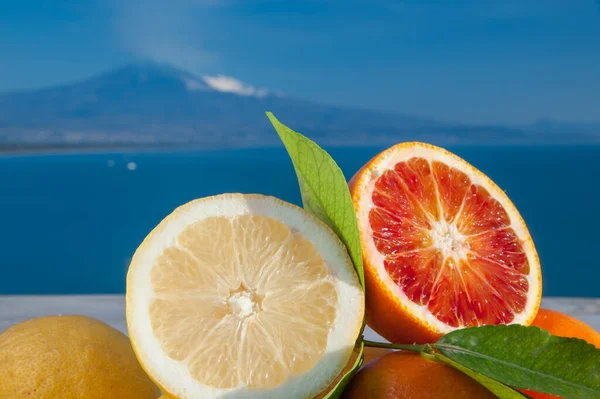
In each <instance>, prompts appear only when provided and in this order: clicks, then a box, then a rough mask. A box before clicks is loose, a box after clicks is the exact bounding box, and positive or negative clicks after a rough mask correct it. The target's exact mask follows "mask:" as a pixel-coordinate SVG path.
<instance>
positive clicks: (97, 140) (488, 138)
mask: <svg viewBox="0 0 600 399" xmlns="http://www.w3.org/2000/svg"><path fill="white" fill-rule="evenodd" d="M209 83H210V82H208V81H207V80H206V78H205V77H200V76H196V75H193V74H190V73H188V72H185V71H182V70H179V69H176V68H173V67H169V66H164V65H156V64H138V65H131V66H127V67H124V68H121V69H118V70H115V71H112V72H109V73H106V74H102V75H99V76H95V77H92V78H90V79H88V80H86V81H83V82H77V83H74V84H69V85H63V86H58V87H51V88H46V89H41V90H34V91H22V92H12V93H4V94H0V149H11V148H30V149H33V148H36V147H44V148H47V147H97V146H101V147H113V146H146V147H154V146H186V147H188V146H196V147H203V148H218V147H259V146H271V145H275V144H278V138H277V136H276V135H275V134H274V132H273V130H272V128H271V127H270V125H269V122H268V120H267V118H266V117H265V111H273V113H275V115H277V117H278V118H279V119H280V120H281V121H283V122H284V123H286V124H288V125H289V126H291V127H293V128H294V129H295V130H298V131H300V132H302V133H304V134H306V135H308V136H310V137H311V138H313V139H315V140H318V142H319V143H320V144H324V145H365V144H371V145H373V144H382V145H384V144H390V143H395V142H400V141H407V140H421V141H428V142H431V143H436V144H439V145H447V144H495V143H502V144H511V143H512V144H527V143H559V142H590V141H593V142H600V126H594V125H585V126H579V127H573V125H569V127H568V129H567V128H565V126H561V125H559V124H553V123H552V122H541V123H539V124H533V125H530V126H523V127H503V126H495V125H486V126H474V125H460V124H452V123H443V122H438V121H435V120H433V119H428V118H421V117H415V116H410V115H404V114H400V113H392V112H378V111H370V110H364V109H352V108H345V107H337V106H330V105H322V104H317V103H313V102H309V101H303V100H299V99H295V98H288V97H283V96H279V95H273V94H269V93H268V92H267V91H264V90H257V91H251V90H249V91H248V92H247V93H244V94H245V95H241V94H236V93H232V92H224V91H222V90H223V89H222V88H221V90H217V89H215V88H214V86H215V85H214V84H212V85H211V84H209ZM563 128H564V132H565V133H566V134H558V133H560V132H562V131H563Z"/></svg>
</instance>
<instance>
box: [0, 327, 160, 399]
mask: <svg viewBox="0 0 600 399" xmlns="http://www.w3.org/2000/svg"><path fill="white" fill-rule="evenodd" d="M159 396H160V392H159V390H158V388H157V387H156V386H155V385H154V384H153V383H152V381H151V380H150V378H148V376H147V375H146V373H144V370H142V367H141V366H140V364H139V363H138V360H137V359H136V357H135V354H134V353H133V349H132V348H131V344H130V343H129V339H128V338H127V336H126V335H125V334H123V333H122V332H120V331H118V330H116V329H114V328H112V327H111V326H109V325H108V324H105V323H103V322H101V321H99V320H96V319H92V318H90V317H86V316H79V315H70V316H45V317H39V318H35V319H30V320H27V321H24V322H21V323H19V324H15V325H14V326H12V327H10V328H8V329H7V330H5V331H4V332H2V333H1V334H0V398H11V399H20V398H29V399H31V398H39V399H46V398H60V399H79V398H85V399H109V398H118V399H156V398H158V397H159Z"/></svg>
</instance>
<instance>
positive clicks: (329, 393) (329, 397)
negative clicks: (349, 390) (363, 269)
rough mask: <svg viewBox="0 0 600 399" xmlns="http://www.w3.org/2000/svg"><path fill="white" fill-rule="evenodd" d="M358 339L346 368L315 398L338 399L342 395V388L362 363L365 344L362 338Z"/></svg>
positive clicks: (344, 387)
mask: <svg viewBox="0 0 600 399" xmlns="http://www.w3.org/2000/svg"><path fill="white" fill-rule="evenodd" d="M359 341H360V342H359V343H358V344H357V345H356V348H355V349H354V356H352V357H350V361H349V362H348V365H347V366H346V368H345V369H344V370H342V372H341V373H340V375H339V376H338V378H337V379H336V380H335V381H334V382H333V383H332V384H331V385H330V386H329V388H328V389H326V390H325V391H324V393H322V394H321V395H319V396H317V397H316V398H315V399H339V398H340V397H341V396H342V393H343V392H344V389H346V386H347V385H348V383H349V382H350V380H351V379H352V377H353V376H354V374H356V372H357V371H358V369H359V368H360V366H362V364H363V360H364V353H363V351H364V349H365V346H364V344H363V342H362V339H361V340H359ZM352 360H354V361H352Z"/></svg>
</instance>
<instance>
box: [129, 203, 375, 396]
mask: <svg viewBox="0 0 600 399" xmlns="http://www.w3.org/2000/svg"><path fill="white" fill-rule="evenodd" d="M126 300H127V326H128V329H129V335H130V338H131V341H132V344H133V347H134V350H135V352H136V355H137V356H138V358H139V360H140V363H141V364H142V366H143V367H144V369H145V370H146V372H147V373H148V374H149V376H150V377H151V378H152V379H153V380H154V381H155V382H156V383H157V384H158V385H159V386H160V387H161V388H162V389H163V391H164V392H165V393H167V394H168V396H170V397H177V398H221V397H223V398H224V397H226V398H282V397H294V398H313V397H315V396H316V395H317V394H319V392H321V391H322V390H323V389H325V388H326V387H327V386H328V385H329V383H330V382H331V381H332V380H334V379H335V377H336V376H337V375H338V374H339V372H340V371H341V370H342V369H343V368H344V366H345V365H346V363H347V362H348V359H349V358H350V356H351V354H352V352H353V349H354V346H355V343H356V340H357V338H358V335H359V334H360V330H361V327H362V320H363V317H364V293H363V291H362V289H361V286H360V283H359V280H358V277H357V274H356V272H355V270H354V267H353V265H352V262H351V260H350V257H349V256H348V253H347V251H346V248H345V247H344V245H343V244H342V243H341V241H340V240H339V238H338V237H337V236H336V235H335V233H334V232H333V231H332V230H331V229H329V227H327V226H326V225H325V224H323V223H322V222H320V221H319V220H317V219H316V218H314V217H313V216H311V215H310V214H308V213H307V212H305V211H303V210H302V209H300V208H298V207H296V206H294V205H291V204H287V203H285V202H283V201H280V200H278V199H275V198H272V197H265V196H260V195H242V194H224V195H220V196H216V197H209V198H205V199H201V200H196V201H192V202H190V203H188V204H186V205H184V206H182V207H180V208H178V209H177V210H175V211H174V212H173V213H172V214H171V215H169V216H168V217H167V218H165V220H163V221H162V222H161V223H160V224H159V225H158V226H157V227H156V228H155V229H154V230H153V231H152V232H151V233H150V234H149V235H148V237H146V239H145V240H144V242H143V243H142V244H141V246H140V247H139V248H138V249H137V251H136V253H135V255H134V257H133V260H132V262H131V265H130V268H129V272H128V276H127V295H126Z"/></svg>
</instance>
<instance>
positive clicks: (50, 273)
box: [0, 146, 600, 297]
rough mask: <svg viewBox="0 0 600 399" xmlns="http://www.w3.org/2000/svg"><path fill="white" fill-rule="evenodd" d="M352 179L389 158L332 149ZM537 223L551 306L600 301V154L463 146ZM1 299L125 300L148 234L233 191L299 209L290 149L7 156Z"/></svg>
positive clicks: (2, 173) (1, 164)
mask: <svg viewBox="0 0 600 399" xmlns="http://www.w3.org/2000/svg"><path fill="white" fill-rule="evenodd" d="M328 150H329V152H330V153H331V155H332V156H333V157H334V159H336V161H337V162H338V163H339V165H340V167H341V168H342V170H343V171H344V173H345V175H346V177H347V178H348V179H349V178H350V177H352V175H353V174H354V172H355V171H356V170H358V169H359V168H360V167H361V166H362V165H363V164H364V163H365V162H366V161H367V160H369V159H370V158H371V157H372V156H374V155H375V154H377V153H378V152H379V151H381V150H382V148H368V147H366V148H365V147H363V148H332V149H328ZM449 150H451V151H453V152H455V153H457V154H458V155H460V156H462V157H463V158H465V159H466V160H468V161H469V162H470V163H472V164H473V165H474V166H476V167H477V168H479V169H481V170H482V171H483V172H484V173H486V174H488V176H490V177H491V178H492V179H493V180H494V181H495V182H496V183H498V185H499V186H500V187H502V188H503V189H504V190H506V192H507V194H508V195H509V196H510V198H511V199H512V200H513V202H514V203H515V205H516V206H517V208H518V209H519V210H520V212H521V214H522V215H523V217H524V219H525V221H526V222H527V224H528V226H529V228H530V232H531V234H532V236H533V239H534V242H535V244H536V247H537V250H538V252H539V255H540V259H541V262H542V267H543V278H544V295H551V296H580V297H600V288H599V284H598V283H599V281H600V255H599V252H598V251H599V250H600V233H599V231H600V230H599V229H600V200H599V198H600V147H599V146H590V147H503V146H501V147H462V148H461V147H457V148H449ZM0 182H1V183H0V184H1V185H0V187H1V188H0V190H1V191H0V212H1V215H2V217H1V219H0V220H1V222H0V243H1V245H0V267H1V268H2V276H1V277H0V295H3V294H90V293H123V292H124V290H125V276H126V272H127V267H128V264H129V261H130V259H131V256H132V254H133V252H134V251H135V249H136V247H137V246H138V245H139V243H140V242H141V241H142V239H143V238H144V237H145V236H146V234H147V233H148V232H149V231H150V230H151V229H152V228H153V227H154V226H155V225H156V224H157V223H158V222H159V221H160V220H161V219H162V218H163V217H165V216H166V215H167V214H168V213H170V212H171V211H172V210H173V209H174V208H175V207H177V206H179V205H181V204H183V203H185V202H187V201H189V200H191V199H194V198H198V197H203V196H207V195H213V194H219V193H224V192H243V193H264V194H270V195H274V196H277V197H280V198H282V199H284V200H287V201H290V202H293V203H296V204H300V194H299V190H298V185H297V182H296V179H295V174H294V170H293V168H292V165H291V162H290V160H289V158H288V156H287V153H286V152H285V150H284V148H283V147H281V148H271V149H249V150H223V151H189V152H185V151H177V152H112V153H108V152H107V153H90V154H49V155H27V156H25V155H8V156H2V157H0Z"/></svg>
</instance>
